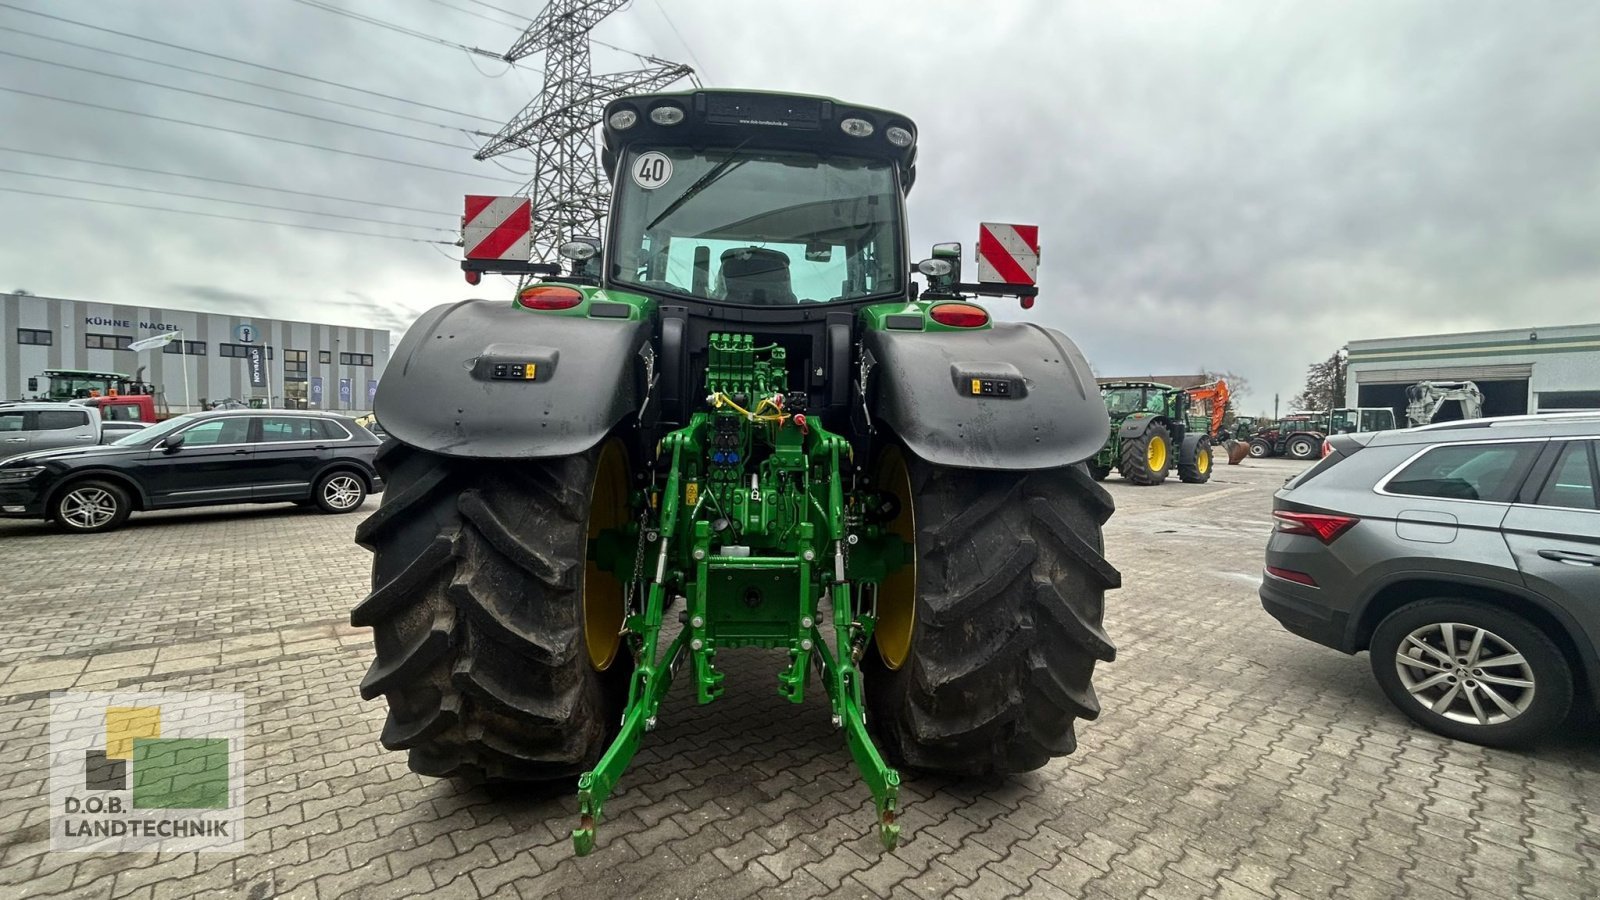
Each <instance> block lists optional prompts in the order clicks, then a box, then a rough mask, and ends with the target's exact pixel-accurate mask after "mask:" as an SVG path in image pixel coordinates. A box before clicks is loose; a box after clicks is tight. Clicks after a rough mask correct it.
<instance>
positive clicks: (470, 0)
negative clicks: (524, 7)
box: [467, 0, 528, 22]
mask: <svg viewBox="0 0 1600 900" xmlns="http://www.w3.org/2000/svg"><path fill="white" fill-rule="evenodd" d="M467 2H468V3H473V4H476V5H478V6H481V7H483V8H484V9H492V10H494V11H495V12H499V13H505V14H506V15H508V16H510V17H511V18H513V19H517V20H518V21H522V22H526V21H528V17H527V16H525V15H523V14H521V13H514V12H512V11H511V10H509V9H501V8H500V7H498V6H495V5H494V4H492V3H485V2H483V0H467Z"/></svg>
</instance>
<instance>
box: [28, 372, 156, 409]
mask: <svg viewBox="0 0 1600 900" xmlns="http://www.w3.org/2000/svg"><path fill="white" fill-rule="evenodd" d="M40 374H41V375H43V377H44V378H45V379H46V380H48V381H49V382H50V384H49V386H48V387H47V388H46V389H45V391H44V393H43V395H42V396H40V397H39V398H38V399H40V400H51V401H59V402H65V401H67V400H79V399H83V398H86V397H111V396H116V395H117V394H147V393H150V388H149V385H147V384H146V383H145V382H143V381H141V380H139V379H137V378H130V377H128V376H127V375H124V374H122V373H121V372H97V371H92V370H88V369H46V370H45V371H44V372H42V373H40Z"/></svg>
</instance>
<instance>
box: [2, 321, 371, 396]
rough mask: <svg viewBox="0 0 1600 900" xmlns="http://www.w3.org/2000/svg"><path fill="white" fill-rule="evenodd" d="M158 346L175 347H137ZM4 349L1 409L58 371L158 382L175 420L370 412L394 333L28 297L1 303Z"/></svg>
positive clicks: (42, 386)
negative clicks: (213, 414) (159, 340)
mask: <svg viewBox="0 0 1600 900" xmlns="http://www.w3.org/2000/svg"><path fill="white" fill-rule="evenodd" d="M153 337H168V338H169V339H168V340H167V341H166V342H165V343H164V344H159V345H157V346H153V347H151V348H149V349H144V350H134V349H132V347H131V346H130V345H132V344H134V343H135V342H138V341H142V340H145V339H148V338H153ZM0 341H3V342H4V343H0V400H16V399H25V398H28V397H32V396H36V395H39V394H42V393H43V392H44V391H46V390H48V389H49V381H48V379H47V378H46V377H45V374H44V373H46V372H48V371H52V370H55V371H59V370H74V369H77V370H93V371H98V372H117V373H122V374H124V375H126V376H128V377H129V378H130V379H137V380H141V381H145V382H148V383H150V384H151V385H153V386H154V391H155V394H156V402H157V405H158V407H164V408H165V409H167V410H169V411H170V412H172V413H173V414H177V413H181V412H190V411H194V410H198V409H201V408H202V405H203V404H211V403H216V402H218V401H221V400H224V399H233V400H239V401H242V402H245V403H249V404H251V405H258V406H270V407H274V408H290V409H333V410H369V409H371V408H372V399H371V398H372V396H373V394H374V393H375V392H376V391H377V386H378V378H379V376H380V375H382V374H383V367H384V365H385V364H386V363H388V361H389V332H387V331H381V330H375V329H371V328H349V327H345V326H339V325H323V324H317V323H312V322H295V321H288V320H284V319H267V318H262V317H260V316H231V315H222V314H218V313H203V312H193V311H190V310H179V309H163V308H159V307H152V306H132V305H127V304H120V303H98V302H92V301H87V300H69V299H64V298H60V297H40V296H36V295H33V294H28V293H11V294H0ZM152 343H154V342H152ZM252 347H259V348H260V349H261V351H263V353H264V356H265V362H266V366H265V372H264V373H263V374H264V376H265V377H264V378H263V377H261V376H260V375H258V376H257V378H256V379H254V380H255V381H258V382H260V381H264V382H265V383H264V384H255V385H253V384H252V379H251V377H250V373H249V371H248V368H247V364H248V361H249V359H250V356H251V348H252Z"/></svg>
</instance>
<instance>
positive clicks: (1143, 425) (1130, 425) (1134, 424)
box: [1117, 415, 1165, 441]
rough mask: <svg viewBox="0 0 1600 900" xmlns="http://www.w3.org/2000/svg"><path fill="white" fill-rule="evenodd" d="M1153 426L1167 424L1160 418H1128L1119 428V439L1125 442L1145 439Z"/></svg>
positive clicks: (1146, 416)
mask: <svg viewBox="0 0 1600 900" xmlns="http://www.w3.org/2000/svg"><path fill="white" fill-rule="evenodd" d="M1153 424H1165V420H1164V419H1162V418H1161V417H1160V416H1148V415H1145V416H1128V417H1127V418H1125V419H1123V420H1122V424H1121V425H1118V426H1117V437H1119V438H1121V439H1123V440H1125V441H1129V440H1133V439H1134V438H1141V437H1144V433H1145V432H1146V431H1149V430H1150V426H1151V425H1153Z"/></svg>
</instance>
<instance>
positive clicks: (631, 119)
mask: <svg viewBox="0 0 1600 900" xmlns="http://www.w3.org/2000/svg"><path fill="white" fill-rule="evenodd" d="M638 121H639V114H638V113H636V112H634V111H633V110H631V109H619V110H617V111H616V112H614V113H612V114H611V118H609V119H607V120H606V124H608V125H610V126H611V127H612V128H615V129H617V130H618V131H627V130H628V129H629V128H632V127H633V126H634V123H636V122H638Z"/></svg>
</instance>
